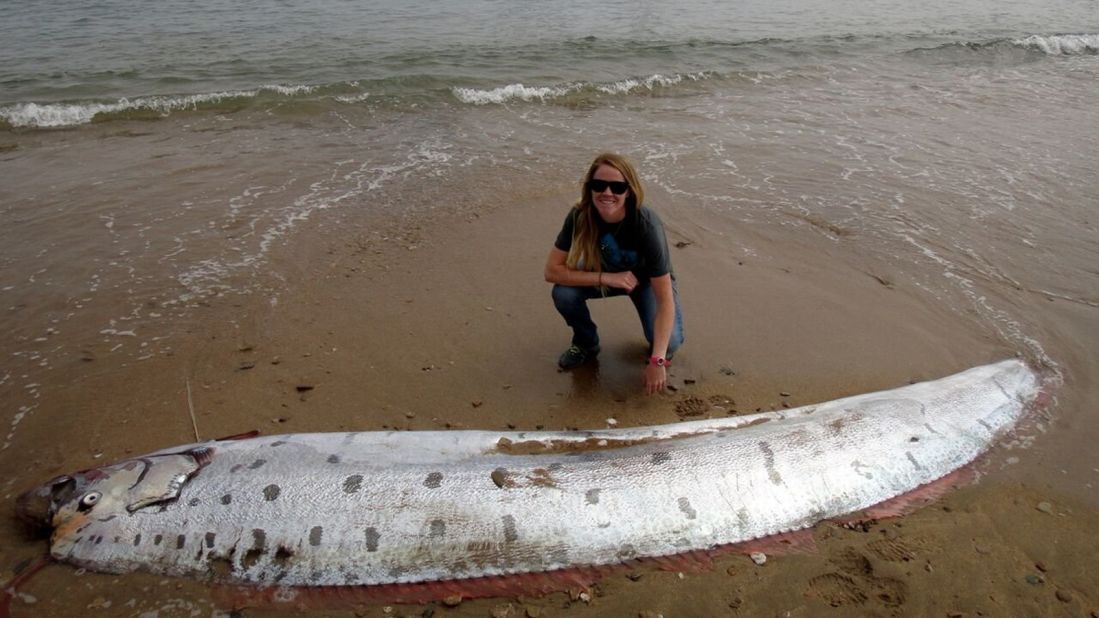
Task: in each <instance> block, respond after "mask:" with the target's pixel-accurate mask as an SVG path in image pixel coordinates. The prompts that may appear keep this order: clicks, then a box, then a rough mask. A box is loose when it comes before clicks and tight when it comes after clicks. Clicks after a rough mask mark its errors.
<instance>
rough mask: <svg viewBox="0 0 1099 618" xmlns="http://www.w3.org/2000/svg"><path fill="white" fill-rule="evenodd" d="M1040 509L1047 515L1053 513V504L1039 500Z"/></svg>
mask: <svg viewBox="0 0 1099 618" xmlns="http://www.w3.org/2000/svg"><path fill="white" fill-rule="evenodd" d="M1038 510H1039V511H1041V512H1043V513H1045V514H1046V515H1053V505H1052V504H1050V503H1048V502H1039V503H1038Z"/></svg>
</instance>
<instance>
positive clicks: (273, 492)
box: [263, 483, 282, 502]
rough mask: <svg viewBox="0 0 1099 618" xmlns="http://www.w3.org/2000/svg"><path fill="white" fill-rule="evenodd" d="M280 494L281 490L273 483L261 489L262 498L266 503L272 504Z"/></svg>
mask: <svg viewBox="0 0 1099 618" xmlns="http://www.w3.org/2000/svg"><path fill="white" fill-rule="evenodd" d="M280 493H282V488H280V487H279V486H278V485H275V484H274V483H272V484H271V485H268V486H267V487H264V488H263V497H264V499H265V500H267V501H268V502H274V501H275V500H277V499H278V497H279V494H280Z"/></svg>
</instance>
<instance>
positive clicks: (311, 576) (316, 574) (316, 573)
mask: <svg viewBox="0 0 1099 618" xmlns="http://www.w3.org/2000/svg"><path fill="white" fill-rule="evenodd" d="M323 575H324V574H323V573H321V572H320V571H313V572H312V573H310V574H309V579H310V580H311V581H315V582H319V581H320V580H321V577H322V576H323Z"/></svg>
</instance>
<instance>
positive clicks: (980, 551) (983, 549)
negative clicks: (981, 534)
mask: <svg viewBox="0 0 1099 618" xmlns="http://www.w3.org/2000/svg"><path fill="white" fill-rule="evenodd" d="M973 549H974V550H976V551H977V553H978V554H982V555H986V556H987V555H988V554H990V553H992V550H991V549H989V548H988V547H986V546H984V545H974V546H973Z"/></svg>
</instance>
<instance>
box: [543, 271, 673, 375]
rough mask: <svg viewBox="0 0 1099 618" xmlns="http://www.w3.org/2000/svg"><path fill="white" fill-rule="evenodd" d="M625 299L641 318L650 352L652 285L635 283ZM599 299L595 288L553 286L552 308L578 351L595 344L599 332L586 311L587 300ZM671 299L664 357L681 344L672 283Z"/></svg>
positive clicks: (615, 290)
mask: <svg viewBox="0 0 1099 618" xmlns="http://www.w3.org/2000/svg"><path fill="white" fill-rule="evenodd" d="M625 293H626V291H625V290H623V289H620V288H609V289H608V290H607V294H606V296H607V297H611V296H622V295H624V294H625ZM629 296H630V300H631V301H633V306H634V307H636V308H637V317H638V318H640V319H641V329H642V330H643V331H644V332H645V339H646V340H647V341H648V342H649V348H650V350H651V349H652V344H653V324H654V323H655V322H656V294H655V293H654V292H653V286H652V282H651V281H650V280H649V279H641V280H639V281H638V283H637V287H635V288H634V289H633V292H630V295H629ZM603 297H604V296H603V292H602V291H601V290H600V289H599V288H598V287H573V286H568V285H554V286H553V305H554V306H555V307H557V312H558V313H560V314H561V317H563V318H565V323H566V324H568V325H569V326H570V327H572V343H573V344H574V345H577V346H580V347H581V348H592V347H595V346H596V345H599V333H598V332H597V329H596V326H595V322H593V321H592V319H591V312H590V311H588V300H591V299H595V298H603ZM672 297H673V298H674V299H675V320H674V322H673V323H672V336H671V339H670V340H669V341H668V354H667V355H668V357H671V356H672V354H674V353H675V351H676V350H678V349H679V346H681V345H683V311H682V310H681V309H680V308H679V289H678V287H677V286H676V283H675V281H672Z"/></svg>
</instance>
